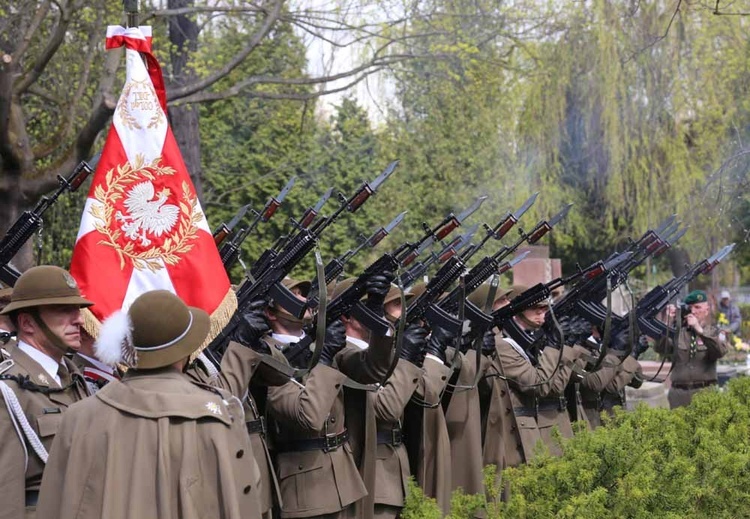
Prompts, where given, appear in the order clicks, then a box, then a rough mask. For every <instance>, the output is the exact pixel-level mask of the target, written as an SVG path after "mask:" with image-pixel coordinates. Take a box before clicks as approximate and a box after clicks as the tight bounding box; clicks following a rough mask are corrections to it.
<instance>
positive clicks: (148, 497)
mask: <svg viewBox="0 0 750 519" xmlns="http://www.w3.org/2000/svg"><path fill="white" fill-rule="evenodd" d="M248 457H249V458H250V459H252V456H251V446H250V440H249V438H248V435H247V431H246V430H245V420H244V416H243V412H242V406H241V403H240V402H239V400H238V399H237V398H235V397H233V396H231V395H230V394H229V393H227V392H224V391H221V390H218V389H214V388H210V387H209V386H199V385H198V384H196V383H194V382H192V381H191V380H190V379H189V378H188V377H187V376H186V375H184V374H182V373H179V372H176V371H174V370H173V369H171V368H164V369H160V370H154V371H152V372H150V373H148V374H143V373H138V372H135V371H132V372H129V373H128V374H126V376H125V377H124V378H123V380H122V382H112V383H110V384H108V385H107V386H106V387H105V388H103V389H102V390H100V391H99V392H97V394H96V395H95V396H93V397H91V398H89V399H87V400H84V401H83V402H80V403H78V404H76V405H74V406H72V407H71V408H70V409H69V410H68V412H67V413H66V415H65V417H64V418H63V421H62V424H61V425H60V430H59V432H58V435H57V437H56V438H55V442H54V444H53V447H52V452H51V455H50V460H49V463H48V465H47V470H46V471H45V475H44V479H43V481H42V489H41V494H40V502H39V510H38V517H39V518H45V519H52V518H55V519H58V518H59V519H69V518H71V519H72V518H76V519H88V518H90V519H94V518H97V519H101V518H104V517H106V518H107V519H142V518H144V517H151V518H164V519H167V518H174V517H180V518H182V519H193V518H195V519H197V518H202V517H221V518H229V519H258V518H259V517H260V508H259V495H258V485H259V484H260V475H259V474H258V468H257V465H256V464H255V463H248Z"/></svg>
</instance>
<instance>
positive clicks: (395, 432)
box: [391, 427, 403, 447]
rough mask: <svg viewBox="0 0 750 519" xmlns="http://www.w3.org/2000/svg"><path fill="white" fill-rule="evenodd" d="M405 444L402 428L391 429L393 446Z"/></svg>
mask: <svg viewBox="0 0 750 519" xmlns="http://www.w3.org/2000/svg"><path fill="white" fill-rule="evenodd" d="M402 443H403V435H402V434H401V428H399V427H396V428H393V429H391V445H393V446H394V447H398V446H399V445H401V444H402Z"/></svg>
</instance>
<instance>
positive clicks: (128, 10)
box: [122, 0, 138, 27]
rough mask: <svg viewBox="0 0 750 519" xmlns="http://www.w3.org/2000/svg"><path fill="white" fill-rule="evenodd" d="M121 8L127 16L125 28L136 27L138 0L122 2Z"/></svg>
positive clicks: (123, 0)
mask: <svg viewBox="0 0 750 519" xmlns="http://www.w3.org/2000/svg"><path fill="white" fill-rule="evenodd" d="M122 7H123V10H124V11H125V14H126V15H127V21H126V22H125V27H138V0H122Z"/></svg>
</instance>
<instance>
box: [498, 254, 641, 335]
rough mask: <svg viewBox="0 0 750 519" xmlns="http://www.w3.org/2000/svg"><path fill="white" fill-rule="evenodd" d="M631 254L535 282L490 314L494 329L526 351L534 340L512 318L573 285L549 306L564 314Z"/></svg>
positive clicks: (620, 255) (557, 312)
mask: <svg viewBox="0 0 750 519" xmlns="http://www.w3.org/2000/svg"><path fill="white" fill-rule="evenodd" d="M631 254H632V253H630V252H623V253H620V254H618V255H617V256H615V257H610V258H609V259H608V260H606V261H597V262H595V263H593V264H591V265H590V266H589V267H588V268H586V269H579V270H578V271H577V272H576V273H574V274H571V275H570V276H568V277H564V278H563V277H560V278H557V279H553V280H552V281H549V282H547V283H538V284H536V285H534V286H533V287H531V288H529V289H528V290H526V291H525V292H522V293H521V294H519V295H517V296H516V297H514V298H513V299H512V300H511V302H510V303H509V304H508V305H506V306H504V307H502V308H498V309H497V310H495V311H494V312H492V319H493V321H494V323H495V325H496V326H498V327H499V328H502V329H503V331H505V332H507V333H508V335H510V336H511V338H513V340H515V341H516V342H517V343H518V344H519V345H520V346H521V347H523V348H524V349H529V348H530V347H531V345H532V344H533V343H534V341H535V340H536V337H534V335H533V334H531V333H529V332H528V331H526V330H524V329H523V328H521V327H520V326H519V325H518V323H516V321H515V319H513V317H514V316H515V315H518V314H520V313H521V312H523V311H524V310H527V309H529V308H532V307H534V306H536V305H538V304H540V303H542V302H544V301H547V300H549V298H550V296H551V295H552V292H553V291H554V290H556V289H557V288H559V287H562V286H566V285H570V284H573V283H574V285H573V287H572V288H571V289H570V290H569V291H568V292H567V293H566V294H565V295H564V296H563V297H562V298H560V300H559V301H557V302H555V303H554V304H553V305H552V311H553V312H554V314H556V315H566V314H567V313H569V312H570V311H571V309H572V308H573V305H574V303H575V301H576V300H577V299H578V298H579V297H582V296H585V295H586V293H587V291H588V290H590V289H591V287H592V286H593V283H594V282H595V281H596V280H597V279H598V278H599V277H600V276H603V275H606V274H607V273H608V272H611V270H612V269H613V268H616V267H617V265H619V264H620V263H622V262H623V261H626V260H627V259H628V258H629V257H630V255H631Z"/></svg>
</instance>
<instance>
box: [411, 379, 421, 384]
mask: <svg viewBox="0 0 750 519" xmlns="http://www.w3.org/2000/svg"><path fill="white" fill-rule="evenodd" d="M411 382H412V384H415V383H417V382H419V379H418V378H414V379H412V381H411Z"/></svg>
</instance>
